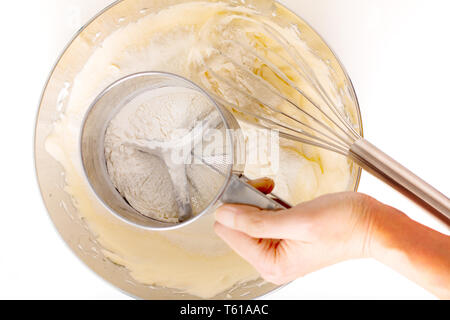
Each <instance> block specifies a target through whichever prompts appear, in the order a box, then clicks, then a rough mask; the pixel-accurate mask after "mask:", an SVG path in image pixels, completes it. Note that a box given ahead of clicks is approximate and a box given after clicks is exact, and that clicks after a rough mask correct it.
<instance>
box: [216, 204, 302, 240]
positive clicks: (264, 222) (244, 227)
mask: <svg viewBox="0 0 450 320" xmlns="http://www.w3.org/2000/svg"><path fill="white" fill-rule="evenodd" d="M289 220H290V217H289V216H288V215H287V210H284V211H266V210H261V209H259V208H256V207H252V206H246V205H238V204H231V205H225V206H222V207H220V208H219V209H218V210H217V211H216V221H217V222H219V223H221V224H222V225H224V226H226V227H228V228H231V229H233V230H236V231H239V232H242V233H245V234H247V235H248V236H250V237H253V238H264V239H283V238H284V237H285V236H287V235H288V234H290V232H288V231H289V229H292V228H295V225H294V226H293V225H292V224H290V223H289Z"/></svg>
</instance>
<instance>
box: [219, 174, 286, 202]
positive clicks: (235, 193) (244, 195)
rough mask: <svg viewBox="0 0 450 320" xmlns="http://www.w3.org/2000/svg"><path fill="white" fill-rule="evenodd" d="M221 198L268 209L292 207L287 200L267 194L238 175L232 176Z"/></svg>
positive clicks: (225, 200)
mask: <svg viewBox="0 0 450 320" xmlns="http://www.w3.org/2000/svg"><path fill="white" fill-rule="evenodd" d="M221 200H222V202H223V203H233V204H236V203H238V204H245V205H249V206H255V207H258V208H261V209H267V210H280V209H289V208H291V206H290V205H289V204H288V203H286V202H285V201H283V200H281V199H279V198H277V197H271V196H267V195H265V194H264V193H262V192H260V191H258V190H257V189H255V188H253V187H252V186H251V185H249V184H247V183H246V182H245V181H244V180H243V179H241V178H239V177H238V176H236V175H233V176H232V177H231V179H230V182H229V184H228V187H227V189H226V190H225V192H224V194H223V195H222V198H221Z"/></svg>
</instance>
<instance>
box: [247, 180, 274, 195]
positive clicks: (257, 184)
mask: <svg viewBox="0 0 450 320" xmlns="http://www.w3.org/2000/svg"><path fill="white" fill-rule="evenodd" d="M248 184H249V185H251V186H252V187H254V188H256V189H258V190H259V191H261V192H262V193H264V194H269V193H271V192H272V191H273V189H274V188H275V182H274V181H273V180H272V179H270V178H261V179H256V180H250V181H248Z"/></svg>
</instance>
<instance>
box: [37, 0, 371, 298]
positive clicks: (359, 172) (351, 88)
mask: <svg viewBox="0 0 450 320" xmlns="http://www.w3.org/2000/svg"><path fill="white" fill-rule="evenodd" d="M124 1H129V0H114V1H113V2H112V3H111V4H109V5H107V6H106V7H104V8H103V9H101V10H99V11H98V12H97V13H96V14H95V15H94V16H92V17H91V18H90V19H88V20H87V22H85V23H84V24H83V25H82V26H81V27H80V28H79V29H78V30H77V31H76V32H75V33H74V34H73V36H72V37H71V39H70V41H68V42H67V44H66V45H65V46H64V47H63V49H62V50H61V51H60V54H59V55H58V56H57V58H56V62H55V63H54V64H53V66H52V68H51V69H50V72H49V75H48V76H47V78H46V81H45V84H44V87H43V89H42V91H41V94H40V97H39V103H38V111H37V113H36V117H35V128H34V133H33V135H34V137H33V162H34V172H35V179H36V180H35V181H36V182H37V185H38V188H39V193H40V194H41V197H40V198H41V201H42V203H43V204H44V207H45V209H46V211H47V217H49V218H50V220H51V222H52V225H53V227H54V228H55V230H56V233H57V234H58V236H59V237H60V238H61V240H62V241H63V242H64V244H65V245H66V246H67V247H68V248H69V249H70V251H72V253H73V254H75V256H76V257H77V258H78V259H79V261H81V262H82V263H83V264H84V265H85V266H86V267H87V268H88V269H89V270H90V271H91V272H93V273H94V274H95V275H96V276H98V277H99V278H101V279H102V280H103V281H104V282H105V283H107V284H108V285H110V286H111V287H113V288H115V289H117V290H119V292H122V293H123V294H125V295H126V296H128V297H131V298H133V299H136V300H143V298H140V297H137V296H135V295H133V294H131V293H129V292H127V291H125V290H124V289H122V288H120V287H119V286H117V285H115V284H113V283H111V282H110V281H108V280H106V279H105V278H104V277H103V276H102V275H101V274H99V273H97V272H96V271H95V270H93V269H92V268H91V267H90V266H89V264H87V263H86V261H85V260H84V259H83V258H82V257H81V256H80V255H79V254H78V253H77V252H76V251H74V250H73V249H72V248H71V247H70V245H69V244H68V243H67V242H66V241H65V239H64V238H63V236H62V233H61V232H60V230H59V229H58V227H57V226H56V224H55V222H54V221H53V219H52V218H51V215H50V208H49V206H48V204H47V202H46V201H45V197H44V193H43V187H42V185H41V179H40V174H39V169H38V165H37V154H38V147H39V146H38V140H37V136H38V134H37V133H38V129H39V128H38V127H39V119H40V117H41V111H42V108H43V102H44V96H45V93H46V92H47V89H48V86H49V84H50V81H51V80H52V79H53V75H54V73H55V71H56V68H57V67H58V65H59V63H60V62H61V59H62V58H63V56H64V55H65V54H66V52H67V51H68V49H69V48H70V47H71V46H72V44H73V43H74V41H75V40H76V39H78V37H79V36H80V34H81V33H82V32H84V31H85V30H86V29H87V28H88V27H89V26H90V25H91V24H92V23H93V22H94V21H96V20H97V18H99V17H100V16H102V15H103V14H104V13H106V12H107V11H109V10H110V9H111V8H113V7H115V6H116V5H118V4H119V3H121V2H124ZM272 1H273V2H274V3H275V4H276V5H277V6H280V7H282V8H283V9H284V10H286V11H287V12H289V13H290V14H292V15H294V16H296V17H297V18H299V19H300V20H301V21H302V22H303V23H304V24H306V25H307V26H308V27H309V28H310V29H311V30H312V31H313V32H314V34H315V35H316V36H317V37H318V38H319V39H320V40H321V41H322V42H323V44H324V45H325V46H326V47H327V49H328V50H330V52H331V54H332V55H333V56H334V58H335V59H336V61H337V63H338V64H339V67H340V68H341V70H342V72H343V74H344V76H345V78H346V79H347V80H348V84H349V88H348V89H349V91H350V94H351V97H352V99H353V100H354V103H355V107H356V111H357V120H358V124H359V128H358V129H359V131H360V132H359V133H360V136H361V137H362V138H363V137H364V129H363V128H364V126H363V121H362V114H361V108H360V104H359V100H358V96H357V94H356V91H355V87H354V85H353V81H352V80H351V78H350V76H349V73H348V72H347V69H346V68H345V66H344V64H343V63H342V60H341V59H340V58H339V56H338V55H337V54H336V52H335V51H334V50H333V48H332V47H331V46H330V45H329V44H328V42H327V41H326V40H325V39H324V38H323V36H322V35H321V34H320V33H319V32H317V30H316V29H315V28H314V27H312V25H311V24H310V23H309V22H308V20H306V19H304V18H303V17H302V16H301V15H299V14H297V13H296V12H294V11H293V10H292V9H290V8H288V7H287V6H286V5H284V4H282V3H280V2H279V1H278V0H272ZM361 176H362V168H361V167H359V166H357V174H356V179H355V183H354V188H353V190H354V191H355V192H356V191H358V189H359V185H360V182H361ZM291 283H292V282H290V283H287V284H285V285H281V286H277V287H276V288H274V289H272V290H270V291H268V292H266V293H265V294H262V295H260V296H257V297H255V298H253V299H263V298H266V297H267V296H269V295H271V294H273V293H275V292H277V291H279V290H281V289H282V288H284V287H286V286H288V285H290V284H291ZM213 299H214V298H213Z"/></svg>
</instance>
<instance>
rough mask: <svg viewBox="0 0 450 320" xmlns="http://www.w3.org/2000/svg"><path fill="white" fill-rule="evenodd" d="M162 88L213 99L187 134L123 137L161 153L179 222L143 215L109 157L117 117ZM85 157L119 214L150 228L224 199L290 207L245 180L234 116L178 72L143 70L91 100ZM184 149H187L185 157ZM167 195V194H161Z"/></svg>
mask: <svg viewBox="0 0 450 320" xmlns="http://www.w3.org/2000/svg"><path fill="white" fill-rule="evenodd" d="M162 88H174V89H177V88H180V89H184V90H186V89H188V90H193V91H195V92H196V93H198V94H200V95H202V96H203V97H204V98H205V99H207V100H208V102H209V105H210V108H209V109H208V110H207V112H206V113H199V114H198V117H197V115H195V116H196V118H197V120H196V121H195V123H192V124H190V127H189V128H185V129H186V134H185V135H181V136H180V137H179V138H177V139H174V140H170V141H155V140H145V139H141V140H139V141H124V142H123V143H124V144H127V145H128V146H131V147H133V148H135V149H136V150H138V151H139V152H144V153H147V154H152V155H157V156H158V157H159V158H160V159H161V160H162V161H164V163H165V164H166V166H167V170H168V173H169V175H170V177H171V181H172V187H173V193H174V194H175V198H176V202H177V207H178V222H175V223H174V222H167V221H165V220H164V219H157V218H155V217H154V216H152V217H149V216H147V215H143V214H142V213H140V212H139V211H138V210H136V209H135V208H133V206H132V205H131V204H130V203H129V202H128V201H127V199H126V198H124V197H123V196H122V195H121V194H120V192H119V191H118V190H117V189H116V187H115V186H114V184H113V182H112V181H111V178H110V176H109V174H108V169H107V165H106V159H105V146H104V141H105V134H106V131H107V128H108V126H109V124H110V122H111V120H112V119H114V117H115V116H116V115H117V114H118V113H119V112H120V110H121V109H122V108H124V107H125V106H126V105H127V104H128V103H130V102H131V101H133V100H134V99H137V98H138V97H142V96H143V95H146V94H148V93H149V92H152V91H153V92H154V91H156V90H160V89H162ZM80 143H81V157H82V163H83V168H84V172H85V174H86V178H87V180H88V181H89V184H90V186H91V187H92V189H93V191H94V193H95V194H96V195H97V197H98V198H99V200H100V201H101V202H102V203H103V204H104V205H105V206H106V208H107V209H108V210H109V211H110V212H111V213H112V214H114V215H115V216H117V217H118V218H120V219H122V220H124V221H125V222H127V223H130V224H132V225H135V226H138V227H141V228H145V229H149V230H169V229H175V228H179V227H182V226H185V225H187V224H189V223H192V222H194V221H195V220H197V219H199V218H200V217H201V216H202V215H204V214H206V213H208V212H212V211H213V210H214V209H215V208H216V207H217V206H218V205H220V204H221V203H240V204H248V205H254V206H257V207H260V208H265V209H281V208H286V207H289V205H288V204H286V203H285V202H283V201H281V200H279V199H277V198H276V197H271V196H266V195H264V194H262V193H261V192H259V191H258V190H256V189H254V188H253V187H251V186H250V185H248V184H247V183H246V181H247V179H246V178H245V177H244V176H243V170H244V167H245V154H246V149H245V142H244V138H243V134H242V132H241V130H240V127H239V124H238V122H237V121H236V119H235V118H234V116H233V115H232V114H231V113H230V112H229V111H227V110H226V109H225V108H223V107H222V106H220V105H218V104H217V103H216V102H215V101H214V100H213V99H212V98H211V97H210V96H209V95H208V94H207V93H206V92H205V91H203V89H201V88H200V87H198V86H197V85H195V84H194V83H192V82H191V81H189V80H187V79H185V78H182V77H180V76H177V75H173V74H169V73H162V72H143V73H137V74H133V75H130V76H127V77H125V78H122V79H120V80H118V81H116V82H114V83H113V84H111V85H110V86H108V88H106V89H105V90H104V91H103V92H102V93H101V94H100V95H99V96H98V97H97V98H96V99H95V100H94V102H93V103H92V105H91V107H90V109H89V111H88V113H87V114H86V117H85V119H84V122H83V130H82V134H81V141H80ZM180 153H183V154H182V156H181V157H180ZM164 196H165V195H164V194H162V195H161V197H164Z"/></svg>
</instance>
